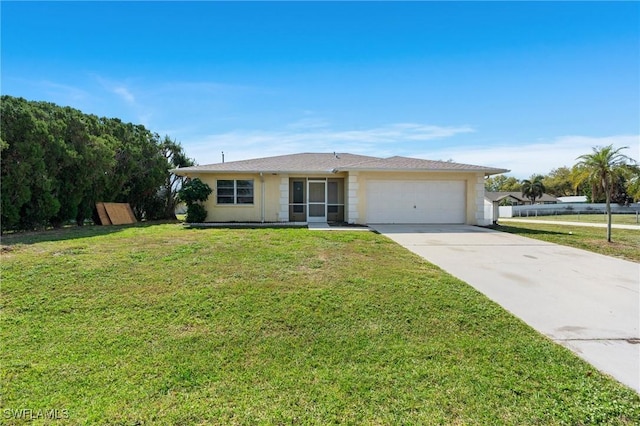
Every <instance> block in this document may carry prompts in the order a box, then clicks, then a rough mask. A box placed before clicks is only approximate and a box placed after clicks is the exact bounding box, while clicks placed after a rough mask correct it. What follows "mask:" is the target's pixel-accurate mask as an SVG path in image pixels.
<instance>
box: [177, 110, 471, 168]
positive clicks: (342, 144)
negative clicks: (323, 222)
mask: <svg viewBox="0 0 640 426" xmlns="http://www.w3.org/2000/svg"><path fill="white" fill-rule="evenodd" d="M324 126H325V123H324V122H321V121H318V120H315V119H314V120H312V121H309V120H307V121H304V120H302V121H300V122H296V123H294V124H293V125H290V126H288V127H287V130H283V131H233V132H227V133H221V134H214V135H209V136H206V137H203V138H202V139H200V140H198V141H191V142H189V141H186V142H185V143H184V145H185V147H187V151H188V153H189V155H191V156H193V157H195V158H196V160H197V161H198V162H199V163H200V164H208V163H216V162H219V160H220V151H225V152H226V153H228V154H229V155H227V156H226V158H227V160H229V161H231V160H243V159H248V158H258V157H265V156H271V155H281V154H290V153H296V152H333V151H337V152H350V153H354V154H366V155H374V156H388V155H396V154H398V153H399V152H398V151H399V148H398V147H399V146H401V145H403V144H404V145H407V144H412V143H415V142H425V141H430V140H435V139H443V138H448V137H452V136H455V135H458V134H462V133H470V132H473V131H474V129H473V128H471V127H469V126H457V127H456V126H449V127H446V126H434V125H425V124H416V123H397V124H391V125H387V126H382V127H376V128H372V129H363V130H343V131H336V130H330V129H328V128H324Z"/></svg>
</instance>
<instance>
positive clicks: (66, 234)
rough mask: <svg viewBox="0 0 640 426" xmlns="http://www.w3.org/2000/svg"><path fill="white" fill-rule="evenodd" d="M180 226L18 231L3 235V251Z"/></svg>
mask: <svg viewBox="0 0 640 426" xmlns="http://www.w3.org/2000/svg"><path fill="white" fill-rule="evenodd" d="M171 223H173V224H179V223H181V222H179V221H175V220H158V221H145V222H137V223H134V224H131V225H108V226H101V225H84V226H68V227H63V228H58V229H46V230H44V231H17V232H12V233H9V234H4V235H2V239H1V241H0V242H1V246H2V250H3V251H4V250H6V248H5V247H11V246H13V245H16V244H36V243H41V242H49V241H66V240H76V239H82V238H90V237H96V236H100V235H109V234H114V233H116V232H122V231H124V230H127V229H131V228H149V227H151V226H156V225H164V224H171Z"/></svg>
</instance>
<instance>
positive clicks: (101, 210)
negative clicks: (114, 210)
mask: <svg viewBox="0 0 640 426" xmlns="http://www.w3.org/2000/svg"><path fill="white" fill-rule="evenodd" d="M96 212H97V213H98V219H100V225H111V220H110V219H109V215H108V214H107V209H105V207H104V203H96Z"/></svg>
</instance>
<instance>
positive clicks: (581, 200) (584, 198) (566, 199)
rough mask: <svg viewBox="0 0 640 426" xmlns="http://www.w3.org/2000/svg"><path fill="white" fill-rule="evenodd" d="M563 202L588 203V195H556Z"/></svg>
mask: <svg viewBox="0 0 640 426" xmlns="http://www.w3.org/2000/svg"><path fill="white" fill-rule="evenodd" d="M556 198H557V199H558V201H560V202H561V203H586V202H587V196H586V195H571V196H568V197H556Z"/></svg>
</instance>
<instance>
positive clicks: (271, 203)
mask: <svg viewBox="0 0 640 426" xmlns="http://www.w3.org/2000/svg"><path fill="white" fill-rule="evenodd" d="M188 176H189V177H191V178H200V180H202V182H204V183H206V184H207V185H209V186H210V187H211V189H212V190H213V192H212V193H211V195H209V199H208V200H207V201H206V202H205V204H204V208H205V209H206V210H207V222H262V221H265V222H277V221H279V220H280V219H279V213H280V178H281V176H279V175H272V174H263V176H260V174H258V173H237V174H236V173H233V174H231V173H220V174H205V173H197V174H196V173H190V174H189V175H188ZM218 179H252V180H253V201H254V203H253V204H218V203H217V201H216V200H217V195H216V181H217V180H218ZM263 187H264V189H263ZM263 190H264V192H263ZM263 194H264V198H263V196H262V195H263Z"/></svg>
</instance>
